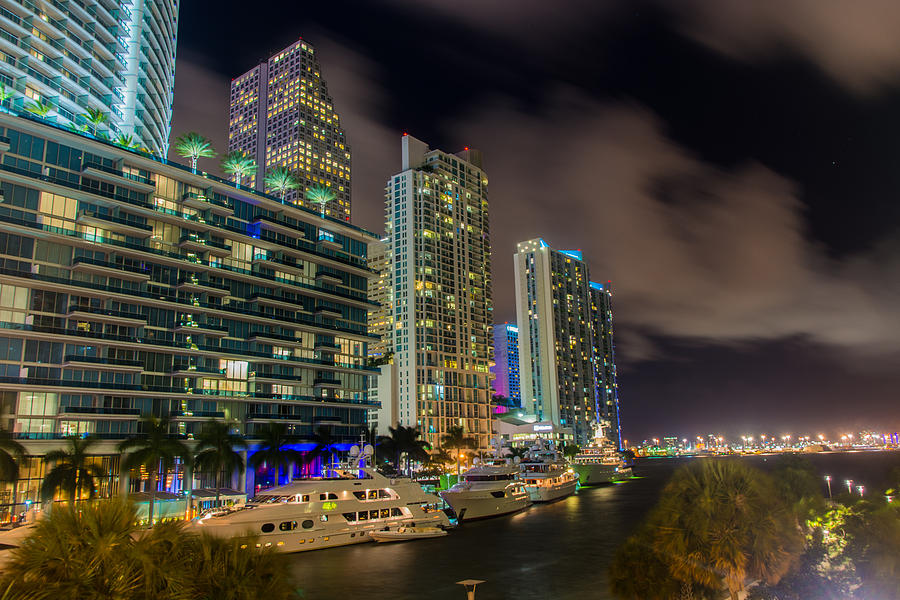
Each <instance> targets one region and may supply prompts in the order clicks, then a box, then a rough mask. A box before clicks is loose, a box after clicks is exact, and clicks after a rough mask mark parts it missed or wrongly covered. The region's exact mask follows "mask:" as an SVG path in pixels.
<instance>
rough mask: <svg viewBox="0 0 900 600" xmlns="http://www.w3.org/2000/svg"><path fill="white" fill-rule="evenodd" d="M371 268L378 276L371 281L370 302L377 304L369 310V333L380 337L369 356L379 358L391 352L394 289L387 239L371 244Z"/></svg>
mask: <svg viewBox="0 0 900 600" xmlns="http://www.w3.org/2000/svg"><path fill="white" fill-rule="evenodd" d="M369 268H370V269H372V270H373V271H375V273H376V276H375V277H372V278H370V279H369V300H370V301H372V302H374V303H377V306H375V305H373V306H372V307H371V308H370V309H369V333H370V334H371V335H373V336H378V339H377V340H375V339H373V341H372V342H370V343H369V356H371V357H373V358H376V359H377V358H379V357H382V356H384V355H385V354H387V353H388V352H389V351H390V350H391V329H392V325H393V322H394V321H393V317H392V315H391V307H392V306H393V287H392V286H391V253H390V247H389V246H388V243H387V238H384V239H382V240H373V241H372V242H371V243H370V244H369Z"/></svg>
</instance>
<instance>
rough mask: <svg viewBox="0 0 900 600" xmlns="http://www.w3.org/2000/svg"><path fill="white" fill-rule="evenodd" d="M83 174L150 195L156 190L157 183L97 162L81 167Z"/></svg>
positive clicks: (87, 163)
mask: <svg viewBox="0 0 900 600" xmlns="http://www.w3.org/2000/svg"><path fill="white" fill-rule="evenodd" d="M81 174H82V175H83V176H85V177H90V178H92V179H101V180H103V181H107V182H109V183H112V184H115V185H121V186H125V187H130V188H133V189H136V190H138V191H141V192H146V193H150V192H153V191H155V190H156V182H155V181H153V180H152V179H148V178H147V177H141V176H140V175H133V174H131V173H126V172H125V171H120V170H118V169H113V168H112V167H107V166H105V165H101V164H100V163H95V162H86V163H84V164H83V165H82V166H81Z"/></svg>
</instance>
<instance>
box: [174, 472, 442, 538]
mask: <svg viewBox="0 0 900 600" xmlns="http://www.w3.org/2000/svg"><path fill="white" fill-rule="evenodd" d="M334 472H335V473H336V474H337V476H336V477H327V478H326V477H321V478H312V479H302V480H295V481H293V482H292V483H289V484H287V485H284V486H281V487H277V488H272V489H268V490H266V491H264V492H262V493H260V494H258V495H257V496H256V497H255V498H253V500H251V501H250V502H248V503H247V504H246V505H245V506H244V507H242V508H240V509H238V510H234V511H223V512H219V513H213V514H210V515H205V516H203V517H200V518H198V519H195V520H194V522H193V523H192V526H191V527H192V529H193V530H194V531H196V532H197V533H200V532H203V531H206V532H208V533H211V534H213V535H216V536H221V537H241V536H245V535H247V534H253V535H255V536H257V538H258V539H257V541H256V545H257V546H258V547H267V548H268V547H274V548H275V549H276V550H280V551H283V552H303V551H306V550H318V549H321V548H331V547H334V546H345V545H348V544H359V543H362V542H370V541H372V538H371V537H370V536H369V532H371V531H375V530H387V531H391V530H397V529H399V528H401V527H410V528H413V527H417V526H424V527H439V528H443V527H447V526H449V525H450V521H449V519H448V518H447V515H446V514H445V513H444V511H443V510H441V509H440V505H441V500H440V498H438V497H437V496H434V495H432V494H428V493H426V492H424V491H423V490H422V488H421V486H419V484H417V483H416V482H414V481H411V480H409V479H406V478H396V479H392V478H388V477H385V476H384V475H381V474H380V473H378V472H377V471H376V470H375V469H374V468H371V467H368V466H366V467H362V468H358V467H357V468H354V469H352V470H351V469H350V468H346V469H336V470H335V471H334Z"/></svg>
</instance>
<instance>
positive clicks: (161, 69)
mask: <svg viewBox="0 0 900 600" xmlns="http://www.w3.org/2000/svg"><path fill="white" fill-rule="evenodd" d="M178 5H179V0H165V1H156V2H154V1H148V0H102V1H101V0H78V1H75V0H73V1H72V2H37V1H36V0H35V2H31V1H29V0H0V83H2V84H3V86H4V88H5V90H6V95H8V94H10V93H11V94H12V96H11V97H10V98H9V99H8V101H9V102H10V103H11V104H12V106H13V107H14V108H16V109H21V108H26V109H29V108H30V109H31V110H32V111H36V112H37V113H39V114H40V113H44V114H43V115H42V116H45V117H50V118H52V119H55V120H56V121H57V122H58V123H61V124H63V125H69V124H72V125H73V126H75V127H79V128H82V129H85V131H89V132H90V133H93V134H98V135H106V136H108V137H110V138H113V139H115V138H118V137H119V136H131V139H132V140H133V141H134V142H135V143H137V144H138V145H140V146H144V147H146V148H148V149H149V150H150V151H152V152H153V153H154V154H156V155H158V156H165V155H166V153H167V152H168V149H169V128H170V125H171V120H172V94H173V89H174V86H175V40H176V33H177V31H178ZM89 110H93V111H99V112H100V113H102V115H103V117H105V123H97V124H95V123H91V122H89V121H88V119H87V115H88V111H89ZM47 111H49V112H47Z"/></svg>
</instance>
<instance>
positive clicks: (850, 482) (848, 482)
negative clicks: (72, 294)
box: [844, 479, 853, 494]
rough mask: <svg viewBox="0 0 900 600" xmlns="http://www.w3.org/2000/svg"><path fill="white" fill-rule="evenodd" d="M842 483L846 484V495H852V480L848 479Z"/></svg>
mask: <svg viewBox="0 0 900 600" xmlns="http://www.w3.org/2000/svg"><path fill="white" fill-rule="evenodd" d="M844 483H846V484H847V493H848V494H852V493H853V480H852V479H848V480H847V481H845V482H844Z"/></svg>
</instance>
